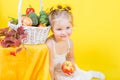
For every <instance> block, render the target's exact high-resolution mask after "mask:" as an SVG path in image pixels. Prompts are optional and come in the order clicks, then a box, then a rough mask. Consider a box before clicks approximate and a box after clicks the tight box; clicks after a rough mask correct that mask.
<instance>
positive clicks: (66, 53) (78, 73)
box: [46, 5, 104, 80]
mask: <svg viewBox="0 0 120 80" xmlns="http://www.w3.org/2000/svg"><path fill="white" fill-rule="evenodd" d="M70 10H71V8H70V7H68V6H66V7H64V8H63V7H62V6H60V5H59V6H57V8H56V9H53V8H51V12H50V13H49V21H50V25H51V26H52V28H51V29H52V32H53V35H52V36H50V37H49V38H48V39H47V41H46V44H47V46H48V48H49V52H50V75H51V80H91V79H92V78H94V77H95V78H100V79H104V75H103V74H102V73H100V72H95V71H83V70H81V69H80V68H78V67H77V66H76V64H75V61H74V56H73V52H74V51H73V42H72V40H71V39H70V38H69V36H70V35H71V33H72V26H73V21H72V20H73V18H72V14H71V12H70ZM66 60H68V61H71V62H72V63H73V64H74V66H75V71H74V73H73V74H72V75H65V74H64V72H63V71H62V68H61V66H62V63H63V62H65V61H66Z"/></svg>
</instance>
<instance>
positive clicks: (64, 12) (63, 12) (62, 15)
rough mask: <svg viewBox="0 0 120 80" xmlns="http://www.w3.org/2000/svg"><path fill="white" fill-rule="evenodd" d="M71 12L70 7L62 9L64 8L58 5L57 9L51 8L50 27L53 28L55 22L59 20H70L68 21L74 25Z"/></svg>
mask: <svg viewBox="0 0 120 80" xmlns="http://www.w3.org/2000/svg"><path fill="white" fill-rule="evenodd" d="M70 11H71V8H70V7H69V6H66V7H64V8H62V6H60V5H58V6H57V9H53V8H51V9H50V13H49V22H50V25H51V26H53V25H54V22H55V21H56V20H58V19H68V21H69V22H70V23H71V24H72V25H73V17H72V13H71V12H70Z"/></svg>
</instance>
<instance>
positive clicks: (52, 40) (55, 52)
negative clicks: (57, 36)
mask: <svg viewBox="0 0 120 80" xmlns="http://www.w3.org/2000/svg"><path fill="white" fill-rule="evenodd" d="M52 44H53V52H54V53H56V50H55V42H54V41H53V39H52Z"/></svg>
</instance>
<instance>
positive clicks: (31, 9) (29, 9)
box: [26, 7, 35, 15]
mask: <svg viewBox="0 0 120 80" xmlns="http://www.w3.org/2000/svg"><path fill="white" fill-rule="evenodd" d="M30 12H35V10H34V8H31V7H29V8H27V9H26V15H28V14H29V13H30Z"/></svg>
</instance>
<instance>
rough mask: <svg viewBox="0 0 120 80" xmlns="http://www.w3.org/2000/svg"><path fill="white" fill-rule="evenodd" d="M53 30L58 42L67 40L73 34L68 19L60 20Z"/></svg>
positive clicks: (56, 22)
mask: <svg viewBox="0 0 120 80" xmlns="http://www.w3.org/2000/svg"><path fill="white" fill-rule="evenodd" d="M52 30H53V33H54V37H55V39H56V40H58V41H60V40H67V39H68V38H69V36H70V35H71V33H72V24H71V23H70V22H69V21H68V20H66V19H62V20H58V21H55V23H54V26H53V28H52Z"/></svg>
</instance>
